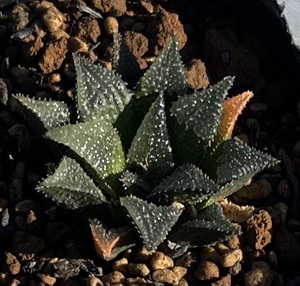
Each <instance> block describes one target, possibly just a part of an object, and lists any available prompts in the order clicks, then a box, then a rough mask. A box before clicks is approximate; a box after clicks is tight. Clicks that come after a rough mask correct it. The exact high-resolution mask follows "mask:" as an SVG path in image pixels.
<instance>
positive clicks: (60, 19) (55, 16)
mask: <svg viewBox="0 0 300 286" xmlns="http://www.w3.org/2000/svg"><path fill="white" fill-rule="evenodd" d="M65 20H66V19H65V16H64V15H63V14H62V13H61V12H60V11H59V10H58V9H57V8H56V7H55V6H51V7H49V8H48V9H47V10H46V12H45V13H43V15H42V21H43V23H44V24H45V25H46V27H47V29H48V31H49V32H50V33H52V32H56V31H58V30H60V29H62V28H63V26H64V21H65Z"/></svg>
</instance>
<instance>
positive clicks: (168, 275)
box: [152, 269, 179, 285]
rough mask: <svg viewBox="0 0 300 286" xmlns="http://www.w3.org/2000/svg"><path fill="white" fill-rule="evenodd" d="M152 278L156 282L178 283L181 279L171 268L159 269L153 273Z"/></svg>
mask: <svg viewBox="0 0 300 286" xmlns="http://www.w3.org/2000/svg"><path fill="white" fill-rule="evenodd" d="M152 278H153V280H154V281H156V282H160V283H168V284H171V285H178V283H179V279H178V277H177V276H176V274H175V273H174V272H173V271H171V270H169V269H158V270H155V271H154V272H153V274H152Z"/></svg>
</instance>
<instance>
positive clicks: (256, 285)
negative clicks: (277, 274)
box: [245, 261, 273, 286]
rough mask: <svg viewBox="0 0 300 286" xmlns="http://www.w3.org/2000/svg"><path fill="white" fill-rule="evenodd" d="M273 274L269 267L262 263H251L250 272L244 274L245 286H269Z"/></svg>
mask: <svg viewBox="0 0 300 286" xmlns="http://www.w3.org/2000/svg"><path fill="white" fill-rule="evenodd" d="M272 280H273V272H272V270H271V268H270V266H269V265H268V264H267V263H266V262H263V261H255V262H253V263H252V270H250V271H249V272H246V273H245V286H270V285H271V283H272Z"/></svg>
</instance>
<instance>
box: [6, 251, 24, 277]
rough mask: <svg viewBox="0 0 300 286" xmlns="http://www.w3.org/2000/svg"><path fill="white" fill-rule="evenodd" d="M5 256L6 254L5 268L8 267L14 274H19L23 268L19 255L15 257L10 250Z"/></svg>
mask: <svg viewBox="0 0 300 286" xmlns="http://www.w3.org/2000/svg"><path fill="white" fill-rule="evenodd" d="M4 256H5V268H7V271H8V272H9V273H10V274H12V275H16V274H19V272H20V269H21V264H20V262H19V261H18V259H17V257H15V256H14V255H13V254H11V253H10V252H5V253H4Z"/></svg>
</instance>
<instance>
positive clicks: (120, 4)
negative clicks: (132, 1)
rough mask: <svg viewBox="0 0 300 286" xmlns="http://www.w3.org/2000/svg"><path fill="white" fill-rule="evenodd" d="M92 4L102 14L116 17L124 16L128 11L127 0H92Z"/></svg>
mask: <svg viewBox="0 0 300 286" xmlns="http://www.w3.org/2000/svg"><path fill="white" fill-rule="evenodd" d="M92 3H93V5H94V6H95V8H97V9H99V10H100V11H101V12H102V13H110V14H113V15H114V16H116V17H117V16H121V15H123V14H124V13H125V12H126V10H127V7H126V0H118V1H111V0H92Z"/></svg>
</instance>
